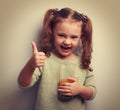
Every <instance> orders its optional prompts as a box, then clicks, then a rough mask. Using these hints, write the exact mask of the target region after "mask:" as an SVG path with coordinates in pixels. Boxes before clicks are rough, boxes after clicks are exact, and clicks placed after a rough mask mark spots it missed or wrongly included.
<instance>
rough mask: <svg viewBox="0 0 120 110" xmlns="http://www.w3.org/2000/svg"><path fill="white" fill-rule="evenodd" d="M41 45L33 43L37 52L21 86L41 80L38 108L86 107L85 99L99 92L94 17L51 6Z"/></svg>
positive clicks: (77, 109)
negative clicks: (93, 60)
mask: <svg viewBox="0 0 120 110" xmlns="http://www.w3.org/2000/svg"><path fill="white" fill-rule="evenodd" d="M40 45H41V46H40V48H41V52H39V51H38V49H37V47H36V44H35V42H32V49H33V55H32V57H31V58H30V60H29V61H28V62H27V64H26V65H25V66H24V68H23V69H22V71H21V72H20V75H19V77H18V82H19V85H20V86H21V87H31V86H33V85H34V84H35V83H36V82H37V81H38V80H39V81H40V83H39V91H38V98H37V103H36V108H35V110H85V100H90V99H93V98H94V97H95V95H96V87H95V82H94V74H93V73H92V72H91V71H92V69H91V67H90V63H91V53H92V25H91V21H90V19H89V18H88V17H87V16H85V15H83V14H80V13H78V12H76V11H74V10H72V9H70V8H63V9H61V10H58V9H49V10H48V11H47V12H46V14H45V17H44V22H43V36H42V39H41V43H40Z"/></svg>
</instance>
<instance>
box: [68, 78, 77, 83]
mask: <svg viewBox="0 0 120 110" xmlns="http://www.w3.org/2000/svg"><path fill="white" fill-rule="evenodd" d="M68 80H69V81H70V82H71V83H72V82H76V81H77V80H76V79H75V78H73V77H68Z"/></svg>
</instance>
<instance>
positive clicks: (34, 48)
mask: <svg viewBox="0 0 120 110" xmlns="http://www.w3.org/2000/svg"><path fill="white" fill-rule="evenodd" d="M32 50H33V52H34V53H37V52H38V49H37V46H36V43H35V42H34V41H32Z"/></svg>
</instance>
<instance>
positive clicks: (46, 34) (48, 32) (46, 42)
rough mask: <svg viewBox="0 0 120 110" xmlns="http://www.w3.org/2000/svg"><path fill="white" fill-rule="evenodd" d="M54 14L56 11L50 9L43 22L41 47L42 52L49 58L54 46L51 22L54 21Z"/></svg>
mask: <svg viewBox="0 0 120 110" xmlns="http://www.w3.org/2000/svg"><path fill="white" fill-rule="evenodd" d="M54 12H55V10H54V9H49V10H48V11H47V12H46V14H45V16H44V20H43V31H42V32H43V33H42V38H41V40H40V47H41V51H43V52H45V54H46V55H47V56H50V51H51V48H52V44H53V37H52V36H53V35H52V28H51V21H52V20H53V19H54Z"/></svg>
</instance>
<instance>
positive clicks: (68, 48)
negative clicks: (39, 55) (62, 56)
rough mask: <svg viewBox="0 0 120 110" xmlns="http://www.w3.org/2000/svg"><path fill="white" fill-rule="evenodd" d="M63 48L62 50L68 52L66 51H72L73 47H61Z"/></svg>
mask: <svg viewBox="0 0 120 110" xmlns="http://www.w3.org/2000/svg"><path fill="white" fill-rule="evenodd" d="M61 48H62V49H63V50H66V51H68V50H70V49H71V47H65V46H61Z"/></svg>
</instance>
